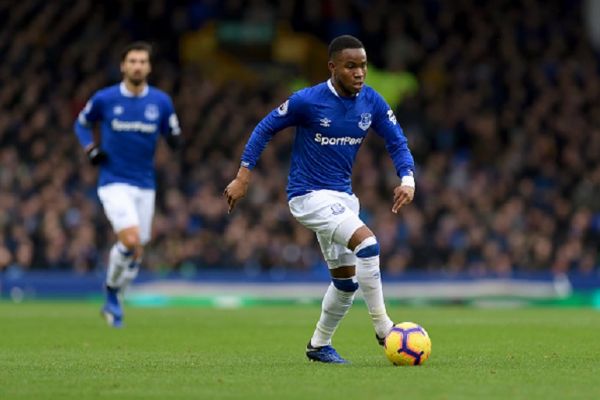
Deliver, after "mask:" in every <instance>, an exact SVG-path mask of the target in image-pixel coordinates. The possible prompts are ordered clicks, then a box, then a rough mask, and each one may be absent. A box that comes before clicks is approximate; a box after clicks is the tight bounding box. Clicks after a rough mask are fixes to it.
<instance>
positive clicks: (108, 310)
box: [101, 286, 123, 328]
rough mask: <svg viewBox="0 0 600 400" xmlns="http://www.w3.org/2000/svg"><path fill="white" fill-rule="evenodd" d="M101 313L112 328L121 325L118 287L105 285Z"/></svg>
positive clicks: (121, 311)
mask: <svg viewBox="0 0 600 400" xmlns="http://www.w3.org/2000/svg"><path fill="white" fill-rule="evenodd" d="M101 314H102V316H103V317H104V319H105V320H106V322H107V323H108V325H110V326H112V327H113V328H120V327H122V326H123V309H122V308H121V302H120V301H119V289H114V288H111V287H109V286H106V301H105V303H104V306H103V307H102V310H101Z"/></svg>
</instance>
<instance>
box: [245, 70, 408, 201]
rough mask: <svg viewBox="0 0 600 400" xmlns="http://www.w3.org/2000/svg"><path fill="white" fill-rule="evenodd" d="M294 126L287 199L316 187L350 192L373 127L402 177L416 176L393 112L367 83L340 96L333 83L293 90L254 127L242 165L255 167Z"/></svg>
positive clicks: (316, 188)
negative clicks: (276, 137) (265, 151)
mask: <svg viewBox="0 0 600 400" xmlns="http://www.w3.org/2000/svg"><path fill="white" fill-rule="evenodd" d="M289 126H296V136H295V138H294V145H293V149H292V161H291V166H290V172H289V176H288V187H287V194H288V199H291V198H293V197H296V196H300V195H303V194H306V193H308V192H310V191H313V190H320V189H329V190H335V191H340V192H346V193H352V183H351V177H352V166H353V164H354V160H355V158H356V153H357V152H358V149H359V148H360V145H361V144H362V143H363V141H364V139H365V136H366V135H367V131H368V130H369V128H373V129H374V130H375V132H377V134H379V135H380V136H382V137H383V139H384V140H385V145H386V148H387V150H388V152H389V153H390V155H391V157H392V160H393V162H394V166H395V167H396V172H397V174H398V176H399V177H401V178H402V177H405V176H412V175H413V171H414V161H413V157H412V155H411V153H410V150H409V149H408V145H407V140H406V137H405V136H404V134H403V132H402V129H401V128H400V125H398V122H397V121H396V117H395V116H394V113H393V111H392V110H391V109H390V107H389V106H388V105H387V103H386V102H385V100H384V99H383V98H382V97H381V95H379V93H377V92H376V91H375V90H373V89H372V88H371V87H369V86H366V85H365V86H363V88H362V90H361V91H360V92H359V93H358V95H357V96H354V97H341V96H339V95H338V94H337V92H336V91H335V88H334V87H333V85H332V83H331V81H330V80H329V81H327V82H323V83H321V84H318V85H316V86H312V87H309V88H306V89H303V90H300V91H298V92H296V93H294V94H293V95H292V96H291V97H290V98H289V99H288V100H287V101H286V102H284V103H283V104H282V105H280V106H279V107H278V108H276V109H275V110H273V111H272V112H271V113H270V114H269V115H267V116H266V117H265V118H264V119H263V120H262V121H261V122H260V123H259V124H258V125H257V126H256V128H255V129H254V131H253V132H252V135H251V136H250V139H249V141H248V143H247V144H246V148H245V149H244V153H243V155H242V163H241V165H242V166H243V167H247V168H249V169H253V168H254V166H255V165H256V162H257V161H258V158H259V157H260V154H261V153H262V151H263V149H264V148H265V146H266V145H267V143H268V142H269V141H270V140H271V138H272V137H273V135H274V134H275V133H277V132H278V131H280V130H282V129H284V128H286V127H289Z"/></svg>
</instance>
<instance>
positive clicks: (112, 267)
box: [106, 242, 133, 289]
mask: <svg viewBox="0 0 600 400" xmlns="http://www.w3.org/2000/svg"><path fill="white" fill-rule="evenodd" d="M132 261H133V251H130V250H128V249H127V247H125V245H123V244H122V243H121V242H117V243H115V244H114V246H113V247H112V248H111V249H110V254H109V256H108V271H107V272H106V285H107V286H110V287H111V288H115V289H118V288H120V287H121V286H123V283H124V278H125V275H126V272H127V268H128V267H129V264H131V262H132Z"/></svg>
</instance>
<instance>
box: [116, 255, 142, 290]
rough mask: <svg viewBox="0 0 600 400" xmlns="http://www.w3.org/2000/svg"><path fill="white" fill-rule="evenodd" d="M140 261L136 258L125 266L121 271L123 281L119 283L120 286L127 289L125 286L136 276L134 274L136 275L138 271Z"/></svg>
mask: <svg viewBox="0 0 600 400" xmlns="http://www.w3.org/2000/svg"><path fill="white" fill-rule="evenodd" d="M140 262H141V260H139V259H138V260H133V261H131V263H129V265H128V266H127V269H126V270H125V272H124V273H123V281H122V284H121V288H123V289H127V287H129V285H130V284H131V282H133V280H134V279H135V278H136V276H137V275H138V272H139V271H140Z"/></svg>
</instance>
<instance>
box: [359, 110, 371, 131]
mask: <svg viewBox="0 0 600 400" xmlns="http://www.w3.org/2000/svg"><path fill="white" fill-rule="evenodd" d="M371 120H372V118H371V114H369V113H362V114H360V121H358V127H359V128H360V129H362V130H363V131H366V130H367V129H369V127H370V126H371Z"/></svg>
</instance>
